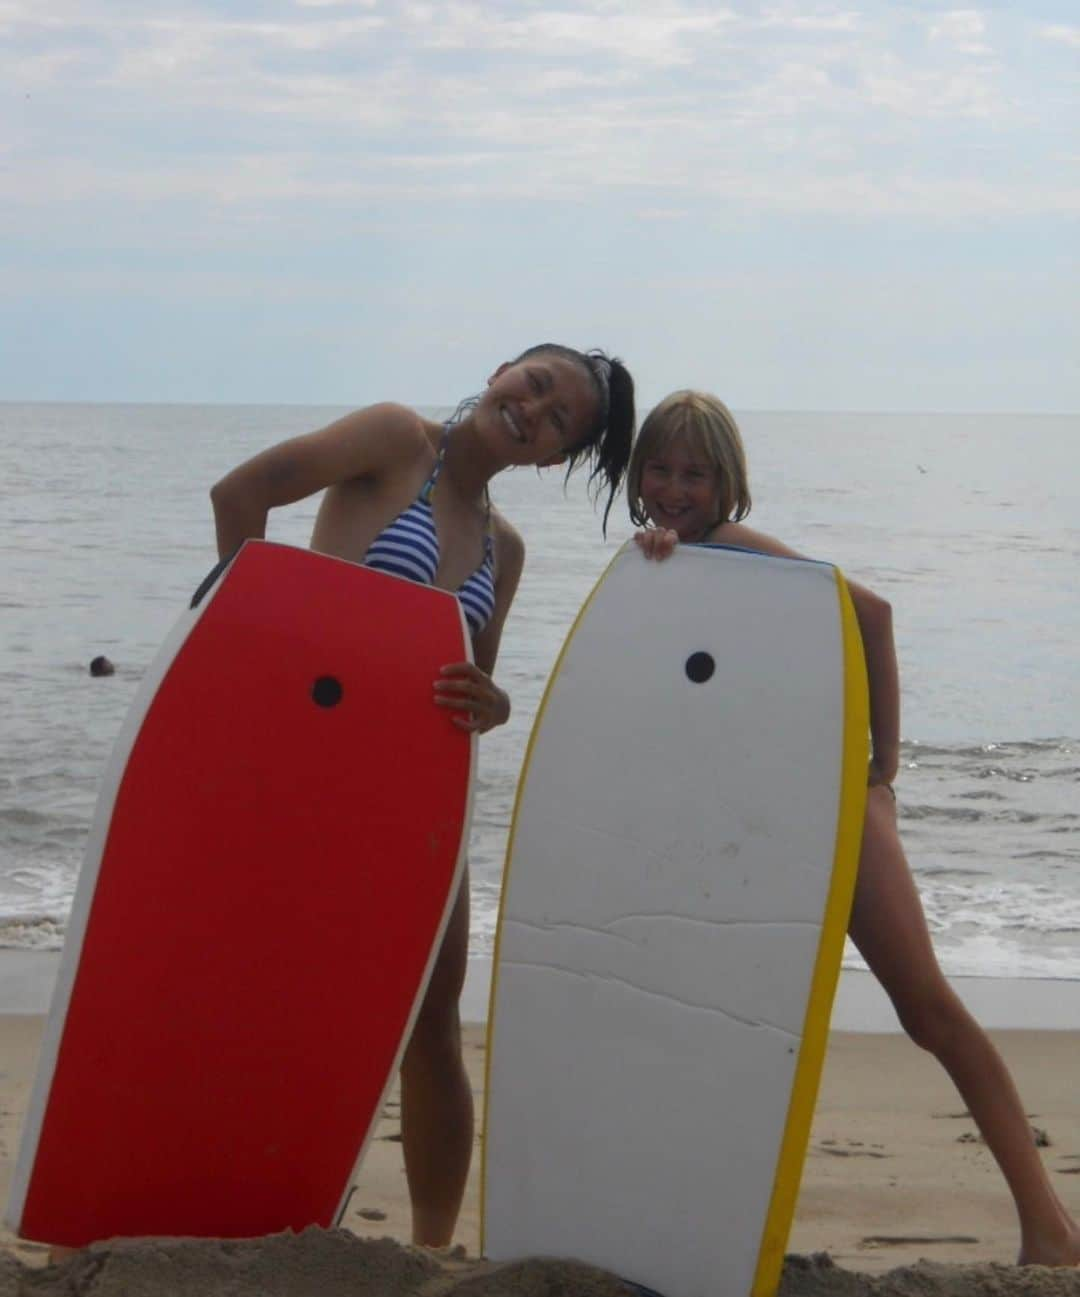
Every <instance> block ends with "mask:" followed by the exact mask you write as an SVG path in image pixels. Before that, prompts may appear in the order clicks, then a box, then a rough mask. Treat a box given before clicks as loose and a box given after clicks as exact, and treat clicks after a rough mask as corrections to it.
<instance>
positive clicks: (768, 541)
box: [709, 522, 806, 558]
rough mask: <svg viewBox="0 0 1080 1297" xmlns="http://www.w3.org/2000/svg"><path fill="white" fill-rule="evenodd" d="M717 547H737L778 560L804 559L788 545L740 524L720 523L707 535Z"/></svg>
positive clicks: (803, 555)
mask: <svg viewBox="0 0 1080 1297" xmlns="http://www.w3.org/2000/svg"><path fill="white" fill-rule="evenodd" d="M709 539H710V540H711V541H714V542H715V543H716V544H717V545H737V546H739V548H740V549H753V550H757V551H758V552H759V553H762V554H775V555H777V557H779V558H805V557H806V555H805V554H800V553H799V552H798V550H794V549H792V548H791V546H790V545H785V544H784V542H783V541H781V540H777V539H776V537H775V536H769V535H767V534H766V533H765V532H763V531H758V530H757V529H756V528H755V527H747V526H746V525H745V524H744V523H741V522H722V523H721V524H720V526H719V527H717V528H715V529H714V530H713V531H712V532H711V533H710V535H709Z"/></svg>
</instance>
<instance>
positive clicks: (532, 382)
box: [529, 374, 540, 392]
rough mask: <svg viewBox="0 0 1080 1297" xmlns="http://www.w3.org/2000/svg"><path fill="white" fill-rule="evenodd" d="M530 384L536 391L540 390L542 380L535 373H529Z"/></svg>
mask: <svg viewBox="0 0 1080 1297" xmlns="http://www.w3.org/2000/svg"><path fill="white" fill-rule="evenodd" d="M529 386H530V387H531V388H532V390H533V391H534V392H539V391H540V380H539V379H538V378H537V377H536V375H535V374H530V375H529Z"/></svg>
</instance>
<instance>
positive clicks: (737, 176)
mask: <svg viewBox="0 0 1080 1297" xmlns="http://www.w3.org/2000/svg"><path fill="white" fill-rule="evenodd" d="M0 73H2V75H0V87H2V89H0V399H8V400H19V399H29V400H48V399H60V400H133V401H140V400H148V401H158V400H160V401H266V402H301V403H312V402H320V403H328V404H352V403H357V404H359V403H363V402H365V401H369V400H376V399H384V398H387V399H390V398H392V399H397V400H403V401H407V402H415V403H425V404H438V403H443V402H450V401H453V400H455V399H456V398H457V397H458V396H460V395H462V394H464V393H466V392H470V391H473V390H475V389H476V387H477V386H479V385H480V384H481V383H482V381H483V379H484V378H485V377H486V376H487V374H488V373H489V372H490V370H491V369H492V368H493V367H494V366H495V365H496V364H497V363H498V362H499V361H500V360H502V359H504V358H506V357H508V356H511V355H513V354H515V353H516V352H517V351H519V350H521V349H522V348H523V347H525V346H527V345H529V344H530V343H532V342H535V341H539V340H548V339H551V340H558V341H565V342H569V343H571V344H574V345H579V346H594V345H595V346H602V347H605V348H606V349H608V350H609V351H613V352H615V353H617V354H619V355H621V356H622V357H623V358H624V359H625V360H626V361H627V362H628V363H629V364H630V366H631V368H632V369H633V370H634V372H635V374H636V376H637V378H638V382H639V388H640V393H641V398H642V401H643V402H649V401H651V400H653V399H655V398H656V397H658V396H660V395H662V394H663V392H664V391H666V390H668V389H669V388H671V387H674V386H686V385H690V384H694V385H700V386H707V387H710V388H712V389H713V390H716V391H717V392H719V393H720V394H721V395H722V396H724V397H725V398H726V399H727V400H728V401H729V402H730V403H731V404H733V405H735V406H737V407H739V408H744V409H746V408H758V409H777V408H787V409H792V408H795V409H899V410H903V409H944V410H1073V411H1076V410H1080V326H1078V318H1080V317H1078V312H1077V307H1076V303H1077V300H1078V298H1080V276H1078V272H1077V266H1078V262H1080V237H1078V235H1080V219H1078V218H1080V131H1078V127H1080V11H1078V9H1077V6H1076V0H1028V3H1026V4H1024V5H1020V4H1019V3H983V4H980V5H979V7H973V8H963V9H959V8H950V7H949V6H947V5H944V4H938V3H930V2H929V0H898V2H895V3H886V2H885V0H854V3H852V4H851V5H842V4H831V3H815V2H813V0H810V2H807V3H784V2H779V3H760V4H755V3H743V2H742V0H737V2H736V3H733V4H731V5H730V6H725V5H724V4H723V3H706V2H701V0H651V2H649V0H642V2H640V3H611V2H609V0H563V2H562V3H561V4H560V3H538V2H536V0H492V2H491V3H468V2H465V3H457V2H455V0H449V2H447V3H417V2H412V0H266V2H265V3H253V2H252V0H233V2H232V3H225V2H224V0H223V2H222V3H218V4H214V3H198V2H197V0H137V2H136V0H48V3H43V2H42V0H0Z"/></svg>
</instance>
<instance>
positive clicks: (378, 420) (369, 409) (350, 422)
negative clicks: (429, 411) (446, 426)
mask: <svg viewBox="0 0 1080 1297" xmlns="http://www.w3.org/2000/svg"><path fill="white" fill-rule="evenodd" d="M431 427H432V425H430V424H429V423H428V421H427V420H426V419H424V418H422V417H421V416H420V415H419V414H417V412H416V411H415V410H410V409H409V408H408V406H405V405H397V404H395V403H393V402H391V401H383V402H380V403H379V404H377V405H368V406H365V407H364V408H363V409H360V410H353V411H352V413H351V414H347V415H345V416H344V417H343V418H341V419H338V420H337V421H336V422H335V423H332V424H330V426H329V427H328V428H325V429H324V430H323V432H324V433H325V434H333V433H336V434H337V435H338V436H340V437H346V438H357V439H359V440H362V441H364V442H366V443H367V444H368V445H369V446H370V447H371V449H372V450H373V451H375V452H376V453H378V452H379V451H382V452H385V453H386V454H387V455H388V456H390V457H393V458H401V459H409V458H411V457H412V456H414V455H420V454H422V453H423V452H424V451H425V450H426V449H427V448H428V447H430V445H431Z"/></svg>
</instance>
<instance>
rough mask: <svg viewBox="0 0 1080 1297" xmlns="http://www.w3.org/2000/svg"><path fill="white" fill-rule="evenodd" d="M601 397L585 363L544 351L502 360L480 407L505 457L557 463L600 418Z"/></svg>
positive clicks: (478, 410)
mask: <svg viewBox="0 0 1080 1297" xmlns="http://www.w3.org/2000/svg"><path fill="white" fill-rule="evenodd" d="M598 408H599V397H598V395H597V391H596V386H595V384H594V382H593V380H592V378H591V377H590V376H589V374H588V373H586V371H585V370H584V368H583V367H582V366H581V365H579V364H576V363H575V362H574V361H572V360H568V359H566V358H565V357H563V356H559V355H556V354H551V353H547V352H541V353H540V354H538V355H532V356H528V357H526V358H525V359H524V360H519V361H517V362H515V363H514V364H506V365H500V366H499V368H498V369H497V370H496V371H495V373H494V374H493V375H492V376H491V378H490V379H489V380H488V388H487V391H486V392H485V393H484V395H483V396H482V397H481V399H480V402H479V404H478V405H477V407H476V414H477V418H478V422H479V421H480V420H481V418H482V421H483V423H484V425H485V427H486V428H487V430H488V433H489V435H490V436H492V437H493V438H494V439H495V441H496V444H498V445H499V446H500V449H501V450H502V452H503V455H504V457H505V458H506V459H507V460H508V461H509V462H510V463H513V464H538V465H547V464H558V463H561V462H562V460H563V458H564V457H565V455H566V452H567V451H568V450H572V449H573V448H574V447H576V446H578V445H580V444H581V443H582V442H583V441H584V440H585V439H586V438H587V437H588V436H589V433H590V431H591V430H592V428H593V426H594V425H595V423H596V421H597V415H598Z"/></svg>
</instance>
